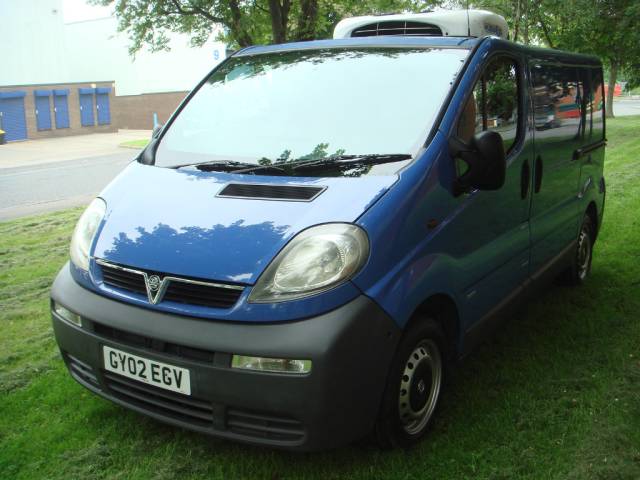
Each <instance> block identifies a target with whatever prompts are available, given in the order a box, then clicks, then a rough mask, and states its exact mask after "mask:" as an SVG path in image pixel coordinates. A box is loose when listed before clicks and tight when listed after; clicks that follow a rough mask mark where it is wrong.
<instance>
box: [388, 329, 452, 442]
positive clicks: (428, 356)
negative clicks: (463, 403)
mask: <svg viewBox="0 0 640 480" xmlns="http://www.w3.org/2000/svg"><path fill="white" fill-rule="evenodd" d="M443 345H444V336H443V334H442V330H441V329H440V327H439V326H438V324H437V323H436V322H435V321H433V320H432V319H424V320H419V321H417V322H416V323H414V324H413V325H412V326H411V328H410V329H409V330H407V331H406V332H405V334H404V336H403V338H402V340H401V342H400V345H399V346H398V350H397V352H396V355H395V357H394V360H393V364H392V366H391V370H390V373H389V378H388V380H387V386H386V389H385V393H384V398H383V403H382V407H381V409H380V415H379V418H378V421H377V423H376V432H375V433H376V437H377V439H378V443H379V444H380V446H381V447H383V448H391V447H394V446H396V445H398V446H402V447H409V446H411V445H413V444H415V443H417V442H418V441H420V440H421V439H422V437H424V435H425V433H426V432H427V430H428V429H429V426H430V425H431V423H432V420H433V415H434V412H435V409H436V407H437V404H438V399H439V398H440V391H441V389H442V382H443V378H444V360H443V353H442V352H443V350H442V347H443Z"/></svg>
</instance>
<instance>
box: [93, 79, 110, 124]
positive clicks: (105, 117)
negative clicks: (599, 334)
mask: <svg viewBox="0 0 640 480" xmlns="http://www.w3.org/2000/svg"><path fill="white" fill-rule="evenodd" d="M110 91H111V88H109V87H98V88H96V110H97V111H98V125H109V124H110V123H111V108H110V106H109V92H110Z"/></svg>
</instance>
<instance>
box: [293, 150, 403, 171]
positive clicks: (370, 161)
mask: <svg viewBox="0 0 640 480" xmlns="http://www.w3.org/2000/svg"><path fill="white" fill-rule="evenodd" d="M410 158H412V157H411V155H409V154H406V153H391V154H388V153H376V154H370V155H334V156H331V157H326V158H320V159H317V160H306V161H303V162H293V163H291V164H289V165H290V166H291V169H292V170H294V171H301V170H302V171H304V170H317V169H323V168H334V167H338V168H343V167H351V166H353V165H379V164H382V163H393V162H399V161H401V160H409V159H410Z"/></svg>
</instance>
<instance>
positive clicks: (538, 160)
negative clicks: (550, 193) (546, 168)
mask: <svg viewBox="0 0 640 480" xmlns="http://www.w3.org/2000/svg"><path fill="white" fill-rule="evenodd" d="M535 175H536V184H535V188H534V189H533V191H534V193H538V192H539V191H540V187H542V158H541V157H540V155H538V156H537V157H536V166H535Z"/></svg>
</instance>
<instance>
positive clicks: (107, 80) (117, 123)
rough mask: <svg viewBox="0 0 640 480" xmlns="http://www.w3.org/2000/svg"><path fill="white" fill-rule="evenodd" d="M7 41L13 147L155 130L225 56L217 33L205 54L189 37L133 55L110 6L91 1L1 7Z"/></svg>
mask: <svg viewBox="0 0 640 480" xmlns="http://www.w3.org/2000/svg"><path fill="white" fill-rule="evenodd" d="M0 30H2V32H3V38H4V39H5V42H6V43H5V44H4V47H5V48H4V49H3V58H2V68H0V123H1V125H0V128H2V129H3V130H5V131H6V132H7V133H6V137H7V140H8V141H16V140H24V139H26V138H41V137H51V136H58V135H74V134H81V133H93V132H97V131H98V132H99V131H113V130H116V129H118V128H133V129H151V128H152V127H153V117H154V113H155V114H157V116H158V118H159V121H160V122H164V121H166V119H167V117H168V116H169V115H170V114H171V112H172V111H173V110H174V109H175V108H176V106H177V105H178V104H179V102H180V101H181V100H182V99H183V98H184V97H185V95H186V94H187V92H188V91H189V90H190V89H191V88H193V87H194V86H195V85H196V83H197V82H198V81H199V80H200V79H201V78H202V77H203V76H204V75H206V73H207V72H208V71H210V70H211V69H212V68H213V67H214V66H215V65H217V64H218V63H219V62H220V61H222V60H223V59H224V57H225V45H224V44H222V43H219V42H215V41H214V40H213V39H214V38H215V37H216V34H217V32H216V31H214V32H212V35H211V39H210V40H209V41H208V42H207V43H206V44H205V45H204V46H203V47H199V48H191V47H190V46H189V38H188V37H187V36H184V35H174V36H172V37H171V42H170V46H171V51H169V52H157V53H150V52H148V51H145V50H143V51H140V52H138V53H137V54H136V56H135V58H132V57H131V56H129V54H128V46H129V40H128V38H127V35H126V33H118V31H117V20H116V19H115V18H114V17H113V16H111V15H110V10H109V8H104V7H92V6H87V5H86V4H85V3H84V0H24V1H17V0H14V1H11V0H9V1H2V2H0Z"/></svg>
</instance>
